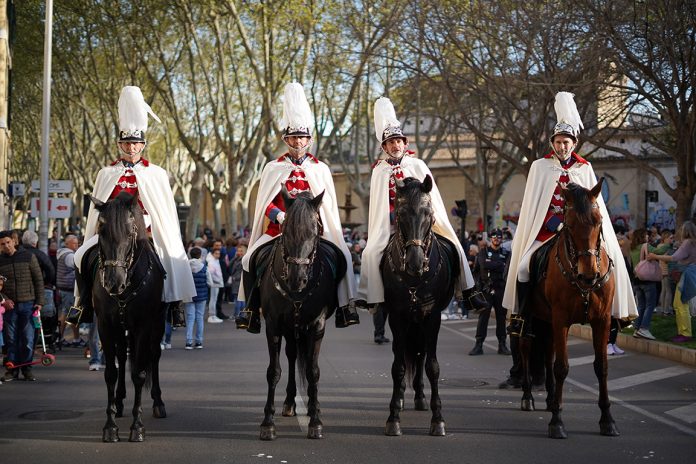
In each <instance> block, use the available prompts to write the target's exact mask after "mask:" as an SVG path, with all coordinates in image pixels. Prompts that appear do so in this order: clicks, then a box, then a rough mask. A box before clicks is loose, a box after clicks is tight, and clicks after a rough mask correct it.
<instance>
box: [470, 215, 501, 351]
mask: <svg viewBox="0 0 696 464" xmlns="http://www.w3.org/2000/svg"><path fill="white" fill-rule="evenodd" d="M488 238H489V239H490V241H491V244H490V246H487V247H485V248H483V250H481V251H480V253H478V255H477V256H476V259H475V261H474V269H473V274H474V276H475V278H476V279H477V281H478V284H479V286H480V288H481V289H482V292H483V294H484V295H486V298H487V299H488V300H489V302H490V303H491V305H492V306H493V310H494V311H495V336H496V337H497V338H498V354H502V355H510V350H509V349H508V347H507V332H506V331H505V318H506V316H507V310H506V309H505V308H503V294H504V292H505V278H506V275H505V272H506V271H507V265H508V262H509V260H510V252H509V251H507V250H505V249H504V248H503V247H502V244H503V231H502V230H500V229H493V230H491V231H490V233H489V234H488ZM490 317H491V308H488V309H484V310H483V311H481V312H480V313H479V316H478V324H477V326H476V343H475V344H474V347H473V348H472V349H471V351H469V355H470V356H477V355H482V354H483V343H484V342H485V341H486V335H487V333H488V321H489V319H490Z"/></svg>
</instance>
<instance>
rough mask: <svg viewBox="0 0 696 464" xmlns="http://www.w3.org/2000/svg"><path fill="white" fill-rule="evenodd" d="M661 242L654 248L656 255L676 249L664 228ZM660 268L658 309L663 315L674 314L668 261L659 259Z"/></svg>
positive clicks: (672, 286) (672, 290)
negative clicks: (660, 285) (660, 279)
mask: <svg viewBox="0 0 696 464" xmlns="http://www.w3.org/2000/svg"><path fill="white" fill-rule="evenodd" d="M661 236H662V243H661V244H660V245H659V246H658V247H657V249H656V250H655V254H656V255H672V254H674V252H675V251H676V249H675V248H674V235H673V234H672V232H670V231H669V230H665V231H663V232H662V234H661ZM660 270H662V282H661V283H662V288H661V289H660V297H659V300H658V301H659V309H660V312H661V313H662V314H663V315H665V316H674V308H673V307H672V301H673V300H674V285H673V284H672V279H671V278H670V276H669V263H668V262H667V261H660ZM655 311H656V312H657V308H655Z"/></svg>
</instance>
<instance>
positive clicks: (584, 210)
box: [566, 182, 594, 225]
mask: <svg viewBox="0 0 696 464" xmlns="http://www.w3.org/2000/svg"><path fill="white" fill-rule="evenodd" d="M566 190H568V191H569V192H570V195H571V198H572V202H573V208H574V209H575V215H576V217H577V218H578V221H580V222H581V223H583V224H587V225H592V224H594V219H593V217H592V202H591V201H590V195H589V190H587V189H586V188H584V187H582V186H580V185H578V184H576V183H574V182H571V183H570V184H568V185H567V186H566Z"/></svg>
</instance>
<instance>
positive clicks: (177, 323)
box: [167, 301, 186, 327]
mask: <svg viewBox="0 0 696 464" xmlns="http://www.w3.org/2000/svg"><path fill="white" fill-rule="evenodd" d="M167 305H169V308H168V309H169V311H170V312H171V315H172V319H171V323H172V327H186V309H185V308H184V305H182V304H181V301H172V302H171V303H167Z"/></svg>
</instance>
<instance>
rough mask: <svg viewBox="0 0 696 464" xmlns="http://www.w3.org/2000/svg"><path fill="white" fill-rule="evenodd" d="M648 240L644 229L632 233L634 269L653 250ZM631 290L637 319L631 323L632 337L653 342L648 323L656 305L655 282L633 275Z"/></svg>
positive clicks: (653, 338) (647, 233)
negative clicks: (636, 309) (633, 292)
mask: <svg viewBox="0 0 696 464" xmlns="http://www.w3.org/2000/svg"><path fill="white" fill-rule="evenodd" d="M649 239H650V233H649V232H648V231H647V230H645V229H636V230H635V231H634V232H633V241H632V243H631V260H632V262H633V266H634V267H635V266H636V265H637V264H638V262H639V261H641V260H643V259H646V258H647V257H648V255H649V254H650V253H651V252H652V251H653V250H654V248H653V247H652V246H651V245H650V244H649ZM633 288H634V291H635V294H636V301H637V303H638V318H636V319H635V320H634V321H633V327H635V331H634V332H633V336H634V337H636V338H646V339H648V340H655V336H654V335H653V334H652V333H651V332H650V323H651V322H652V316H653V312H654V311H655V305H656V304H657V282H650V281H647V280H641V279H639V278H638V276H636V275H635V274H634V276H633Z"/></svg>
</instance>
